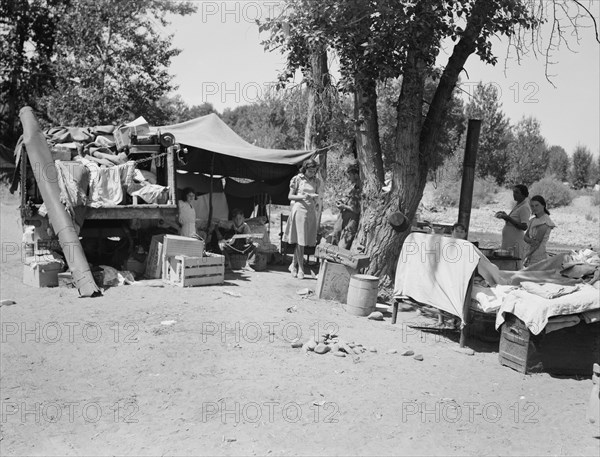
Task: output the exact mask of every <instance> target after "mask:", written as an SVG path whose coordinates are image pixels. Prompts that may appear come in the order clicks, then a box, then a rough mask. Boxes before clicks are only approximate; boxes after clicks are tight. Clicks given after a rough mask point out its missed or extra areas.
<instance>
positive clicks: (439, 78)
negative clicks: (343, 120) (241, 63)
mask: <svg viewBox="0 0 600 457" xmlns="http://www.w3.org/2000/svg"><path fill="white" fill-rule="evenodd" d="M540 3H543V2H540ZM287 5H288V9H287V10H286V11H285V12H284V13H283V14H282V15H281V16H280V17H277V18H272V19H270V20H268V21H266V22H265V23H264V24H261V30H269V31H270V33H271V35H270V38H269V39H268V40H267V42H266V48H267V49H280V50H282V51H283V52H284V53H286V56H287V67H286V69H285V71H284V72H283V73H282V74H281V75H280V81H281V82H282V84H284V83H285V82H286V81H287V80H289V79H290V77H291V76H293V75H294V73H295V71H296V70H298V69H299V70H304V69H305V68H306V67H307V64H308V61H307V58H308V55H309V52H308V47H309V46H310V44H311V42H318V43H319V44H322V45H323V46H325V47H326V48H327V49H328V50H329V51H330V52H331V53H333V54H335V56H336V57H337V59H338V62H339V67H340V74H341V79H340V81H339V83H338V87H339V89H340V90H341V91H344V92H349V93H351V94H352V95H353V96H354V122H355V137H356V145H357V154H358V159H359V163H360V167H361V178H362V192H363V199H362V205H361V206H362V218H361V222H360V227H359V234H358V236H357V237H356V239H355V244H357V243H360V244H363V245H364V246H365V247H366V250H367V252H368V253H369V254H370V255H371V259H372V261H371V265H370V267H369V271H370V272H371V273H374V274H378V275H380V276H382V277H383V278H382V279H383V281H384V283H386V281H388V280H390V278H391V277H392V274H393V271H392V269H393V265H394V264H395V259H397V255H398V252H399V250H400V246H401V243H402V241H403V240H404V237H405V236H406V233H404V234H401V235H398V234H395V233H394V232H393V231H392V229H391V228H390V227H388V226H387V225H385V224H381V221H382V220H385V217H386V216H387V215H389V214H391V213H392V212H394V211H398V210H400V211H402V212H404V213H405V214H406V216H407V217H408V218H409V219H412V217H413V215H414V214H415V212H416V210H417V207H418V205H419V202H420V200H421V197H422V195H423V189H424V187H425V182H426V180H427V176H428V174H429V172H430V171H431V169H432V168H434V167H435V166H437V165H438V164H439V163H440V161H439V160H437V158H436V154H437V152H438V151H437V146H438V145H439V138H440V132H441V131H442V125H443V123H444V120H445V118H446V116H447V113H448V108H449V104H450V100H451V98H452V94H453V91H454V89H455V87H456V84H457V81H458V78H459V75H460V72H461V71H462V69H463V67H464V64H465V62H466V60H467V59H468V58H469V56H471V55H473V54H476V55H477V56H479V58H480V59H482V60H483V61H485V62H487V63H491V64H495V63H496V61H497V59H496V57H495V56H494V55H493V54H492V50H491V49H492V46H491V45H492V38H493V37H497V36H500V35H504V36H508V37H511V38H512V39H513V40H514V42H519V43H522V42H523V41H522V40H524V39H525V37H526V35H525V33H526V32H527V31H531V30H535V29H536V27H537V26H538V25H539V24H540V23H541V22H542V20H543V18H541V17H540V16H539V15H540V14H545V11H546V10H545V9H543V11H542V13H540V9H539V5H538V2H533V1H532V2H529V1H520V0H455V1H441V0H421V1H412V0H371V1H368V2H365V1H363V0H345V1H342V0H327V1H323V2H315V1H312V0H289V1H288V2H287ZM560 33H563V29H560ZM530 36H533V37H535V36H536V32H534V33H532V34H531V35H530ZM307 44H308V45H307ZM442 46H444V47H445V48H446V49H448V54H449V58H448V61H447V63H446V64H445V66H443V67H442V68H439V69H438V68H436V60H437V58H438V56H439V53H440V50H441V48H442ZM400 76H401V77H402V83H401V84H402V85H401V89H400V93H399V96H398V99H397V100H396V101H395V102H394V108H395V109H396V128H395V134H394V143H393V144H394V147H393V155H392V157H391V161H390V166H391V172H392V186H391V190H390V192H388V193H385V194H382V193H381V188H382V186H383V184H384V173H383V157H382V151H381V141H380V135H379V120H378V113H377V109H376V105H377V90H376V88H377V83H378V82H383V81H386V80H388V79H390V78H398V77H400ZM428 78H432V79H435V81H436V84H435V88H434V91H433V94H432V97H431V99H429V98H428V97H426V96H425V87H426V81H427V79H428ZM386 278H387V279H386Z"/></svg>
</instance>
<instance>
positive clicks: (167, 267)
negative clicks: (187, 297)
mask: <svg viewBox="0 0 600 457" xmlns="http://www.w3.org/2000/svg"><path fill="white" fill-rule="evenodd" d="M163 272H164V274H163V280H164V281H165V282H168V283H170V284H174V285H176V286H179V287H195V286H208V285H211V284H221V283H222V282H223V281H224V280H225V257H224V256H222V255H219V254H212V253H207V255H206V256H204V257H189V256H186V255H176V256H171V257H167V258H166V259H165V263H164V266H163Z"/></svg>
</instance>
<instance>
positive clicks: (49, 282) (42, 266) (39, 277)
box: [23, 262, 63, 287]
mask: <svg viewBox="0 0 600 457" xmlns="http://www.w3.org/2000/svg"><path fill="white" fill-rule="evenodd" d="M62 269H63V265H62V263H60V262H44V263H38V262H30V263H26V264H24V265H23V283H24V284H27V285H28V286H32V287H58V273H60V271H61V270H62Z"/></svg>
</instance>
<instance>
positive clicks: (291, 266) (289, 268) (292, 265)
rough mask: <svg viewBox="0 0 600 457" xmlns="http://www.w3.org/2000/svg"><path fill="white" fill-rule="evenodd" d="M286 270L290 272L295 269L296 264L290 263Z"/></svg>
mask: <svg viewBox="0 0 600 457" xmlns="http://www.w3.org/2000/svg"><path fill="white" fill-rule="evenodd" d="M288 270H289V272H290V273H292V272H293V271H294V270H296V265H294V262H292V263H290V266H289V267H288Z"/></svg>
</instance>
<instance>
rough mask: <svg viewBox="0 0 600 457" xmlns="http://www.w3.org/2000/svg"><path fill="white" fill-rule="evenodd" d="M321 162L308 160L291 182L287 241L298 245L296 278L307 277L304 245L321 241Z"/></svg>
mask: <svg viewBox="0 0 600 457" xmlns="http://www.w3.org/2000/svg"><path fill="white" fill-rule="evenodd" d="M317 168H318V165H317V162H316V161H314V160H312V159H308V160H305V161H304V163H303V164H302V168H300V173H298V174H297V175H296V176H294V177H293V178H292V180H291V181H290V192H289V194H288V199H289V200H290V202H291V203H292V209H291V213H290V217H289V218H288V221H287V225H286V226H285V232H284V234H283V241H285V242H286V243H289V244H295V245H296V250H295V251H294V259H293V260H292V264H291V265H290V272H291V273H292V276H293V277H298V278H300V279H303V278H304V247H305V246H315V245H316V244H317V228H318V227H317V205H318V198H319V191H320V189H319V181H318V180H317Z"/></svg>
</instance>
